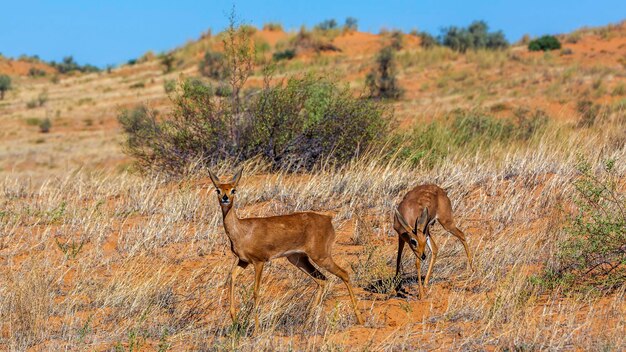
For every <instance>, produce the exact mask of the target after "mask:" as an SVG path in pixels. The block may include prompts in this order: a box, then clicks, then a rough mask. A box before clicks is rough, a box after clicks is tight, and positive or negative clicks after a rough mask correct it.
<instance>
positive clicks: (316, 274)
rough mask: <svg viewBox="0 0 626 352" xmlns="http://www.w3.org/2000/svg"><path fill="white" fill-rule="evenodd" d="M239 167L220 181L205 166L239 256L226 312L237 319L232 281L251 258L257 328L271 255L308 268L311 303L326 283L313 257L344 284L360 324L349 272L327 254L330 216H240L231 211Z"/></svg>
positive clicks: (332, 231) (330, 240)
mask: <svg viewBox="0 0 626 352" xmlns="http://www.w3.org/2000/svg"><path fill="white" fill-rule="evenodd" d="M242 171H243V170H240V171H239V172H238V173H237V174H236V175H235V176H234V177H233V179H232V180H231V181H229V182H221V181H220V180H219V179H218V178H217V177H216V176H215V175H214V174H213V173H212V172H211V171H210V170H209V176H210V177H211V181H212V182H213V185H214V186H215V189H216V192H217V199H218V201H219V204H220V207H221V208H222V216H223V220H224V230H226V235H227V236H228V239H229V240H230V249H231V250H232V251H233V253H234V254H235V256H236V257H237V261H236V262H235V265H234V266H233V269H232V272H231V276H230V279H231V281H230V316H231V317H232V319H233V321H234V320H235V302H234V285H235V279H236V278H237V276H238V275H239V273H240V272H241V270H243V269H245V268H246V267H247V266H248V265H249V264H252V266H253V267H254V274H255V275H254V277H255V279H254V327H255V330H258V327H259V320H258V313H257V307H258V303H259V289H260V285H261V275H262V274H263V266H264V265H265V263H266V262H268V261H270V260H272V259H275V258H280V257H287V259H288V260H289V262H291V264H293V265H295V266H297V267H298V268H299V269H300V270H302V271H304V272H305V273H307V274H309V275H310V276H311V277H312V278H313V279H314V280H315V282H317V284H318V285H319V289H318V292H317V295H316V296H315V301H314V302H313V305H312V306H311V308H314V307H316V306H317V305H318V304H319V303H320V299H321V297H322V294H323V292H324V288H325V286H326V277H325V276H324V274H322V273H321V272H320V271H319V270H317V268H315V267H314V266H313V264H311V261H313V262H314V263H315V264H317V265H319V266H320V267H322V268H324V269H326V270H328V271H330V272H331V273H333V274H334V275H336V276H338V277H339V278H340V279H341V280H342V281H343V282H344V283H345V284H346V287H347V288H348V293H349V294H350V300H351V301H352V307H353V308H354V314H355V315H356V319H357V321H358V322H359V324H363V320H362V319H361V315H360V314H359V311H358V309H357V305H356V299H355V298H354V293H353V292H352V286H351V285H350V277H349V275H348V273H347V272H346V271H345V270H343V269H342V268H341V267H339V266H338V265H337V263H335V261H334V260H333V258H332V255H331V250H332V246H333V243H334V240H335V229H334V228H333V225H332V223H331V218H330V217H329V216H326V215H321V214H317V213H313V212H302V213H293V214H289V215H280V216H270V217H265V218H246V219H239V218H238V217H237V214H235V209H233V204H234V200H235V192H236V188H237V184H238V183H239V180H240V179H241V173H242Z"/></svg>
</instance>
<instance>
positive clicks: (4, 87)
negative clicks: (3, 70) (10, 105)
mask: <svg viewBox="0 0 626 352" xmlns="http://www.w3.org/2000/svg"><path fill="white" fill-rule="evenodd" d="M10 89H11V77H9V76H8V75H0V100H3V99H4V93H5V92H6V91H8V90H10Z"/></svg>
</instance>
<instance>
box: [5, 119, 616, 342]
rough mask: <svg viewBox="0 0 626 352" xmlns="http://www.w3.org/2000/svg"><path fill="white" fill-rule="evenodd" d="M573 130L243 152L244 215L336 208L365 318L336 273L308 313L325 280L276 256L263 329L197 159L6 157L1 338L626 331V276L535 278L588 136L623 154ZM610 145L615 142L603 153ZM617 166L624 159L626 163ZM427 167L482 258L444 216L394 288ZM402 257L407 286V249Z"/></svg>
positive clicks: (512, 337) (527, 337)
mask: <svg viewBox="0 0 626 352" xmlns="http://www.w3.org/2000/svg"><path fill="white" fill-rule="evenodd" d="M569 131H570V132H569V133H568V134H567V135H566V136H565V137H564V136H561V137H560V138H558V139H557V138H555V136H554V135H551V134H548V135H545V136H544V137H543V138H541V140H540V141H538V143H537V145H536V146H532V147H526V148H519V149H513V148H511V149H502V150H499V151H497V153H495V152H496V151H491V152H489V151H487V152H486V153H482V154H476V155H475V156H474V157H468V156H467V155H459V156H456V157H452V158H450V159H448V160H445V161H442V162H441V163H439V164H437V165H436V166H435V168H434V169H432V170H422V169H411V168H409V167H408V166H402V165H398V164H397V163H383V162H381V161H380V159H379V158H377V157H376V156H375V155H372V156H370V157H363V158H361V159H360V160H358V161H355V162H354V163H352V164H350V165H348V166H346V167H344V168H342V169H339V170H335V169H319V170H316V171H315V172H313V173H311V174H306V175H290V174H283V173H277V174H266V173H264V171H263V170H264V166H263V165H261V164H259V163H254V162H251V163H249V164H248V166H247V169H246V177H244V180H243V184H242V185H241V187H240V188H241V190H240V196H239V200H238V204H239V214H240V216H251V215H255V216H258V215H272V214H284V213H287V212H291V211H300V210H315V211H324V212H329V213H332V214H334V219H335V220H334V221H335V225H336V226H337V228H338V229H339V231H338V240H337V246H336V248H337V249H336V252H337V255H336V256H337V257H338V260H339V262H340V265H343V266H346V267H349V268H352V272H353V278H354V281H355V282H356V284H357V286H358V289H357V292H358V293H357V295H358V298H359V300H360V307H361V309H362V310H363V311H364V313H365V315H366V316H367V318H366V319H367V322H366V324H365V326H364V327H358V326H355V325H354V321H353V317H352V315H351V314H350V309H349V306H348V305H347V301H346V299H345V296H346V294H347V292H345V289H344V288H343V286H342V285H336V284H335V285H332V287H330V288H329V290H328V291H327V293H326V296H325V304H324V305H323V307H322V308H320V309H318V310H317V312H316V315H315V316H313V317H307V316H306V315H305V313H304V312H306V311H307V310H306V307H307V305H308V303H309V301H310V300H311V299H312V296H313V294H314V289H315V287H314V284H313V283H312V282H311V281H310V280H309V279H308V278H307V277H305V276H304V275H303V274H302V273H300V272H299V271H297V270H295V269H294V268H292V267H291V266H289V265H288V264H286V262H285V261H281V260H278V261H275V262H273V263H272V264H271V265H270V266H269V270H268V273H267V275H266V277H265V282H266V284H265V285H264V286H265V291H264V293H263V297H264V299H263V303H262V311H261V325H262V331H261V332H260V333H259V334H257V335H253V334H252V328H251V325H250V317H251V315H250V313H251V305H250V298H251V282H252V276H251V275H252V274H251V271H247V272H246V273H245V274H244V275H242V278H241V279H240V281H239V283H238V286H237V287H238V294H237V300H238V303H237V304H238V306H239V307H241V309H242V311H241V315H240V320H239V323H238V324H232V322H231V321H230V318H229V317H228V314H227V313H226V312H227V309H226V307H227V304H228V300H227V297H226V290H225V285H226V283H227V280H228V274H227V273H228V270H229V268H230V266H231V265H232V263H231V262H232V261H233V258H232V255H231V254H230V252H229V245H228V243H227V240H226V237H225V235H224V234H223V230H222V227H221V219H220V216H219V212H218V209H217V204H216V202H215V200H214V199H213V195H212V192H211V190H210V188H209V189H207V186H208V185H209V182H208V180H206V179H205V178H203V177H200V178H194V179H190V180H184V181H179V182H174V183H172V182H170V183H166V182H164V181H163V180H160V179H159V178H158V177H155V178H150V177H147V178H141V177H139V176H135V175H132V174H129V173H126V172H122V173H115V172H113V173H111V172H106V173H95V174H93V173H86V172H82V171H78V172H75V173H72V174H69V175H67V176H66V177H65V178H51V179H44V180H43V181H42V180H34V181H31V180H29V179H28V178H15V177H12V176H11V175H9V176H7V177H5V179H4V180H2V181H1V187H0V189H2V194H1V198H0V199H1V201H2V209H3V210H2V215H1V217H0V244H1V246H0V249H1V250H0V256H1V258H2V264H1V265H0V282H2V285H0V317H1V321H2V323H0V331H1V335H0V344H2V345H3V346H5V348H6V349H9V350H23V349H26V348H35V349H37V350H42V349H43V350H50V349H52V350H58V349H66V348H69V349H81V350H82V349H96V350H100V349H111V348H124V349H129V350H130V349H133V348H137V347H141V348H144V349H145V348H148V349H159V348H165V347H168V346H169V347H170V348H171V349H172V350H181V349H201V350H202V349H209V350H223V349H224V350H276V349H279V350H288V349H296V350H314V349H315V350H317V349H320V348H321V349H323V350H337V349H351V348H358V349H373V350H402V349H415V348H419V349H435V348H443V349H452V348H454V349H481V348H485V346H499V347H501V348H508V347H510V348H515V349H530V350H535V349H550V350H554V349H571V348H574V347H576V348H583V349H589V350H597V349H607V350H615V349H620V346H621V347H623V346H624V344H625V343H626V341H625V340H624V335H623V329H624V324H625V323H626V321H625V320H624V316H626V314H625V313H626V311H625V307H624V292H623V289H622V291H619V292H617V293H615V294H612V295H609V296H602V297H598V296H590V297H565V296H563V295H560V294H558V293H554V294H549V295H546V294H544V293H541V292H539V291H537V289H536V288H535V287H534V286H533V285H531V284H530V282H529V281H528V277H529V275H530V274H531V273H535V272H537V271H538V270H540V267H541V265H542V263H543V262H545V260H546V259H547V258H549V256H550V255H552V252H553V251H554V248H555V245H556V244H555V241H556V239H557V237H558V231H559V230H558V228H559V225H560V223H561V221H562V219H560V217H559V211H558V208H559V207H561V206H567V204H568V202H569V200H570V192H571V187H570V181H571V180H572V178H573V177H575V170H574V168H573V165H574V163H575V158H576V154H577V153H583V154H585V155H587V156H588V157H590V158H592V160H595V162H596V163H598V162H600V161H601V160H602V158H604V157H614V158H617V159H618V160H623V158H624V157H626V149H625V148H624V147H623V145H622V146H621V147H615V146H609V145H605V144H606V143H605V142H604V141H605V140H606V138H605V136H604V135H603V133H602V131H601V130H599V132H594V130H588V129H585V130H569ZM568 136H569V137H568ZM583 136H584V138H581V137H583ZM557 140H558V142H556V141H557ZM581 140H582V141H583V144H582V145H581ZM598 145H604V146H605V148H604V149H603V152H602V154H601V155H598V154H597V150H598V148H597V147H598ZM486 156H488V157H487V158H486ZM221 171H226V170H224V169H223V170H221ZM617 172H618V174H619V175H620V177H623V176H624V175H625V174H626V167H625V166H624V164H623V163H620V164H619V167H618V170H617ZM424 182H434V183H438V184H440V185H442V186H443V187H445V188H446V189H448V192H449V195H450V198H451V199H452V200H453V206H454V209H455V215H456V219H457V222H458V223H459V224H460V226H461V227H463V228H465V229H466V230H467V232H468V233H469V242H470V244H471V246H472V248H473V249H474V251H475V252H476V261H475V265H476V272H475V273H472V274H468V273H467V272H466V270H465V269H466V268H465V265H466V262H465V257H464V254H463V252H462V247H461V246H460V244H459V243H457V242H456V241H455V240H454V239H453V238H452V237H450V236H448V235H447V234H445V233H444V232H443V230H442V229H441V228H439V227H435V231H434V234H433V236H434V238H435V240H436V241H437V243H438V244H439V246H440V257H439V259H438V262H437V263H436V265H435V268H434V273H433V282H432V287H431V289H430V291H429V293H428V297H427V298H426V299H424V300H421V301H420V300H416V299H415V298H414V297H413V298H409V299H408V300H402V299H397V298H394V297H393V295H392V292H391V291H390V290H389V288H390V287H391V286H389V285H388V284H387V286H385V285H384V283H385V280H389V278H390V277H391V276H392V274H393V270H394V265H393V262H394V261H395V251H396V247H395V246H396V237H395V234H394V233H393V230H392V228H391V219H390V215H389V214H390V211H391V209H392V207H393V206H394V204H396V203H397V202H398V200H399V198H400V197H401V196H402V195H403V194H404V193H405V192H406V191H407V190H408V189H409V188H410V187H412V186H413V185H416V184H419V183H424ZM68 253H69V254H68ZM404 258H405V263H404V267H405V270H406V274H405V278H404V279H405V280H407V281H408V283H409V285H408V286H409V287H410V289H411V290H413V289H414V287H415V285H412V284H411V282H412V280H414V279H415V273H414V269H413V270H411V268H414V266H413V265H412V263H413V258H412V256H411V255H410V254H408V253H405V256H404ZM381 282H382V283H383V285H382V286H381V285H380V283H381ZM387 282H388V281H387ZM376 284H378V286H376Z"/></svg>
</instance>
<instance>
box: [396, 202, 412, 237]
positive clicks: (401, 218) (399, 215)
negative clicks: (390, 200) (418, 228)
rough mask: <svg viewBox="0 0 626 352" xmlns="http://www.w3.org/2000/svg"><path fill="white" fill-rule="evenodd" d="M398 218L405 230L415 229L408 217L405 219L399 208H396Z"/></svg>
mask: <svg viewBox="0 0 626 352" xmlns="http://www.w3.org/2000/svg"><path fill="white" fill-rule="evenodd" d="M396 219H398V222H399V223H400V225H402V227H403V228H404V231H406V232H413V229H412V228H411V226H409V224H408V223H407V222H406V219H404V216H402V214H400V212H399V211H398V208H396Z"/></svg>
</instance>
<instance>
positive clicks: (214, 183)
mask: <svg viewBox="0 0 626 352" xmlns="http://www.w3.org/2000/svg"><path fill="white" fill-rule="evenodd" d="M209 177H210V178H211V182H213V186H215V188H219V186H218V185H219V184H220V179H219V178H217V176H215V175H214V174H213V173H212V172H211V170H210V169H209Z"/></svg>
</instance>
